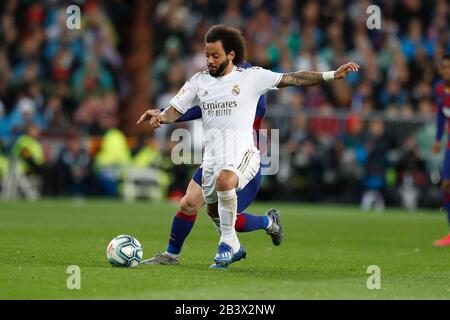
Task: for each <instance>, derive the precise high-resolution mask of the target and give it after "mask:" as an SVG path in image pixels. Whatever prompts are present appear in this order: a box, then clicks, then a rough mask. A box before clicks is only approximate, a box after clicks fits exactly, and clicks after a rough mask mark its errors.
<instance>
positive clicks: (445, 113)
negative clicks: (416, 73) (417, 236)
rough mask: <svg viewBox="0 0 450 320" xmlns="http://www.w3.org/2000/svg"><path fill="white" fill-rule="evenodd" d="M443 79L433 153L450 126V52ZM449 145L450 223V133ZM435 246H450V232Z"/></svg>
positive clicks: (449, 195)
mask: <svg viewBox="0 0 450 320" xmlns="http://www.w3.org/2000/svg"><path fill="white" fill-rule="evenodd" d="M439 72H440V74H441V76H442V80H441V81H439V82H438V83H437V84H436V86H435V88H434V93H435V102H436V107H437V122H436V127H437V130H436V140H435V142H434V144H433V150H432V151H433V153H438V152H439V151H440V148H441V144H440V142H441V139H442V136H443V135H444V132H445V130H446V126H447V127H450V54H448V55H445V56H444V57H443V59H442V62H441V64H440V66H439ZM448 138H449V139H448V142H447V147H446V150H445V155H444V165H443V168H442V192H443V200H444V208H445V211H446V212H447V220H448V223H449V225H450V134H449V136H448ZM433 245H435V246H450V233H449V234H447V235H446V236H445V237H444V238H442V239H440V240H437V241H435V242H434V243H433Z"/></svg>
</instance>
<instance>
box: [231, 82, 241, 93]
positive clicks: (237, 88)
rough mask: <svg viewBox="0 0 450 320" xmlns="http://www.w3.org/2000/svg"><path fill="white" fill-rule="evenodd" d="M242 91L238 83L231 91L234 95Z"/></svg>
mask: <svg viewBox="0 0 450 320" xmlns="http://www.w3.org/2000/svg"><path fill="white" fill-rule="evenodd" d="M240 92H241V89H239V86H238V85H237V84H235V85H234V86H233V89H231V93H232V94H233V95H234V96H237V95H238V94H239V93H240Z"/></svg>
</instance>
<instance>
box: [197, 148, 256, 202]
mask: <svg viewBox="0 0 450 320" xmlns="http://www.w3.org/2000/svg"><path fill="white" fill-rule="evenodd" d="M260 161H261V160H260V155H259V151H257V150H256V151H255V150H249V151H247V152H245V153H244V156H243V157H242V159H241V161H238V162H237V163H238V165H234V164H228V165H224V166H219V167H217V168H214V169H210V168H206V167H203V169H202V171H203V174H202V190H203V198H204V199H205V202H206V203H208V204H211V203H216V202H217V201H218V198H217V189H216V177H217V176H218V175H219V173H220V171H221V170H230V171H233V172H234V173H235V174H236V175H237V176H238V178H239V182H238V186H237V188H236V192H237V191H240V190H242V189H243V188H244V187H245V186H246V185H247V184H248V183H249V182H250V181H251V180H252V179H253V178H254V177H255V176H256V174H257V173H258V170H259V166H260Z"/></svg>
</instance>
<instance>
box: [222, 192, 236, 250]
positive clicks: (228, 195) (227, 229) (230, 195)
mask: <svg viewBox="0 0 450 320" xmlns="http://www.w3.org/2000/svg"><path fill="white" fill-rule="evenodd" d="M217 197H218V199H219V206H218V210H219V217H220V229H221V230H222V235H221V237H220V242H225V243H226V244H228V245H229V246H231V248H233V252H234V253H236V252H238V251H239V249H240V247H241V244H240V243H239V239H238V237H237V235H236V230H235V229H234V224H235V223H236V215H237V195H236V190H235V189H231V190H228V191H217Z"/></svg>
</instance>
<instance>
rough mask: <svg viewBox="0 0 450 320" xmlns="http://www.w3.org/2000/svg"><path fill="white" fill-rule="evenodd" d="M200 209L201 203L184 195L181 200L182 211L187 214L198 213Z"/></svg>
mask: <svg viewBox="0 0 450 320" xmlns="http://www.w3.org/2000/svg"><path fill="white" fill-rule="evenodd" d="M198 210H200V205H199V204H198V203H196V201H194V200H193V199H191V198H189V197H187V196H184V197H183V198H182V199H181V201H180V211H181V212H183V213H185V214H187V215H194V214H197V212H198Z"/></svg>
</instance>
